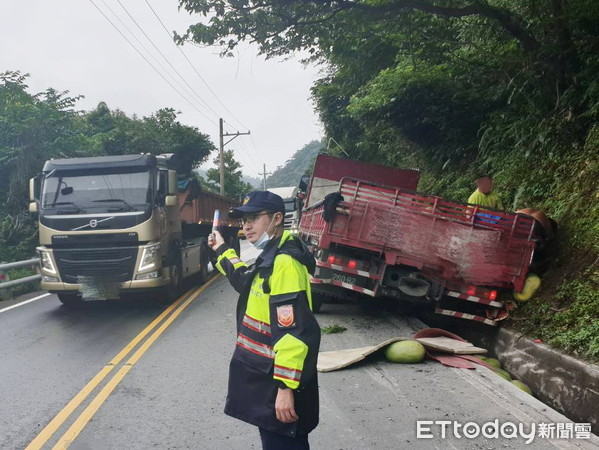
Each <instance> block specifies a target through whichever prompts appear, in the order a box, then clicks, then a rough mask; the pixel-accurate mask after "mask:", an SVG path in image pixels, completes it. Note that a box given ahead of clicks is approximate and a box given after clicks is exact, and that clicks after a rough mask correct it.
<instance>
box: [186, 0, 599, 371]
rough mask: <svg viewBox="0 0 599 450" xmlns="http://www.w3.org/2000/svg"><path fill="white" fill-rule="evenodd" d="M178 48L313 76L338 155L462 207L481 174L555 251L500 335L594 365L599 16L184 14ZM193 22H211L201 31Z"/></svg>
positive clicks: (228, 6)
mask: <svg viewBox="0 0 599 450" xmlns="http://www.w3.org/2000/svg"><path fill="white" fill-rule="evenodd" d="M180 4H181V5H182V6H183V7H184V8H185V9H186V10H188V11H189V12H190V13H191V14H197V15H198V16H197V17H198V23H197V24H195V25H192V26H191V27H190V28H189V30H187V32H185V30H181V35H180V36H179V40H180V42H184V41H187V40H189V41H193V42H195V43H198V44H208V45H219V46H220V48H221V51H222V53H223V54H224V55H231V54H233V53H234V51H235V47H236V45H237V43H238V42H239V41H241V40H250V41H254V42H256V43H257V44H258V45H259V46H260V48H261V51H262V54H264V55H265V56H267V57H280V56H287V55H290V54H293V53H296V52H299V51H302V52H304V53H303V54H306V52H307V54H308V55H310V56H309V57H308V58H307V59H308V62H311V63H315V64H320V65H321V67H322V77H321V78H320V79H319V80H318V81H317V82H316V83H315V85H314V87H313V90H312V92H313V99H314V101H315V104H316V108H317V110H318V112H319V114H320V117H321V120H322V122H323V125H324V128H325V133H326V136H325V141H327V140H328V138H331V137H332V138H334V140H335V141H336V142H338V143H339V145H340V147H341V148H343V150H344V151H343V152H342V151H341V150H340V147H337V146H336V147H335V148H336V150H333V151H334V152H337V153H338V155H339V156H343V153H346V154H347V155H348V156H349V157H350V158H352V159H357V160H362V161H370V162H377V163H380V164H385V165H390V166H396V167H397V166H399V167H409V168H411V167H418V168H420V169H421V170H422V182H421V185H420V189H421V190H423V191H426V192H430V193H434V194H439V195H443V196H445V197H447V198H450V199H453V200H461V201H466V199H467V198H468V195H469V194H470V193H471V192H472V191H473V190H474V186H473V180H474V179H475V178H476V177H478V176H480V175H481V174H484V173H490V174H492V175H493V176H494V178H495V184H496V187H497V191H498V193H499V195H500V197H501V198H502V200H503V203H504V204H505V205H506V206H507V207H508V209H511V210H516V209H519V208H523V207H534V208H540V209H543V210H545V211H546V212H547V214H548V215H549V216H551V217H552V218H554V219H555V220H556V221H557V222H558V224H559V242H560V249H559V251H558V252H557V254H556V255H555V261H554V264H553V266H552V268H551V269H550V270H549V271H548V272H547V273H545V274H544V276H543V285H542V288H541V290H540V292H539V294H538V295H537V297H536V298H535V299H534V300H532V301H530V302H528V303H525V304H521V305H520V307H519V309H518V311H517V312H516V314H515V316H516V318H517V319H522V320H515V321H511V322H508V323H507V325H508V326H515V327H517V328H519V329H521V330H524V331H525V332H527V333H528V334H530V335H531V336H535V337H541V338H543V339H545V340H547V341H549V342H550V343H551V344H553V345H555V346H557V347H561V348H564V349H566V350H567V351H569V352H571V353H573V354H575V355H578V356H582V357H586V358H589V359H594V358H597V357H598V356H599V354H598V347H599V342H598V339H599V333H598V332H597V331H598V330H599V314H598V311H599V297H598V296H597V292H598V291H599V289H598V287H599V286H598V284H597V283H598V281H597V271H598V270H599V265H598V264H599V262H598V257H599V185H598V184H599V183H598V181H597V180H599V126H598V124H599V122H598V118H599V78H598V77H597V73H599V57H597V55H599V26H598V24H599V3H597V2H596V1H595V0H573V1H566V0H460V1H451V2H449V1H446V0H414V1H409V2H406V1H404V0H364V1H326V2H325V1H312V2H302V1H299V0H292V1H286V2H262V1H252V0H250V1H245V2H238V1H220V0H181V1H180ZM200 14H207V15H208V16H209V17H213V19H211V20H208V21H201V22H200V21H199V17H200Z"/></svg>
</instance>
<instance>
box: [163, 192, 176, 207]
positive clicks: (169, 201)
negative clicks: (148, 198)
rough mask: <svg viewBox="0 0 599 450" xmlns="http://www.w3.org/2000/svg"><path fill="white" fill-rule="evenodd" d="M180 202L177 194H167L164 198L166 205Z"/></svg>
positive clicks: (174, 204)
mask: <svg viewBox="0 0 599 450" xmlns="http://www.w3.org/2000/svg"><path fill="white" fill-rule="evenodd" d="M178 203H179V202H178V201H177V196H176V195H167V196H166V197H165V198H164V204H165V205H166V206H177V204H178Z"/></svg>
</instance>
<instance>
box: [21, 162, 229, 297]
mask: <svg viewBox="0 0 599 450" xmlns="http://www.w3.org/2000/svg"><path fill="white" fill-rule="evenodd" d="M37 192H39V198H38V196H36V193H37ZM179 194H180V193H179V190H178V187H177V173H176V170H175V161H174V156H173V155H171V154H168V155H160V156H154V155H149V154H141V155H120V156H102V157H92V158H74V159H59V160H50V161H47V162H46V163H45V165H44V167H43V170H42V174H41V175H39V176H38V177H36V178H35V179H32V180H31V181H30V201H31V202H30V211H32V212H37V213H38V221H39V239H40V246H39V247H38V248H37V251H38V254H39V256H40V263H41V274H42V283H41V287H42V289H45V290H48V291H49V292H52V293H57V294H58V296H59V298H60V300H61V301H62V302H63V303H65V304H74V303H78V302H80V301H81V300H82V299H86V298H90V299H92V298H93V299H112V298H119V297H121V296H122V294H123V293H126V292H134V291H145V290H153V291H156V292H157V293H159V294H160V295H161V296H162V297H164V298H165V299H166V298H168V299H174V297H175V296H176V295H177V293H178V292H179V288H180V285H181V282H182V280H183V278H185V277H189V276H193V275H198V274H199V275H201V274H204V275H205V274H206V273H207V272H206V270H207V264H208V260H209V257H208V255H207V252H208V251H209V250H208V248H207V245H206V242H205V237H206V236H207V235H208V233H209V232H210V228H211V224H209V223H205V224H204V226H198V225H197V224H196V225H195V228H193V226H192V229H194V230H195V233H190V232H185V227H183V226H182V215H181V211H182V210H183V209H184V204H183V205H180V202H182V203H184V202H185V201H186V200H185V198H183V199H181V196H180V195H179ZM232 205H233V204H232ZM183 225H184V224H183ZM235 231H236V230H235ZM202 253H204V254H203V255H202Z"/></svg>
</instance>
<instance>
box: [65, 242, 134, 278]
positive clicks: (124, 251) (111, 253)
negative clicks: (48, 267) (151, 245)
mask: <svg viewBox="0 0 599 450" xmlns="http://www.w3.org/2000/svg"><path fill="white" fill-rule="evenodd" d="M54 258H55V259H56V264H57V266H58V270H59V272H60V276H61V277H62V281H64V282H65V283H81V282H82V280H86V279H104V280H114V281H115V282H123V281H127V280H130V279H131V277H132V276H133V270H134V268H135V261H136V259H137V247H112V248H86V249H64V248H61V249H58V248H56V249H54Z"/></svg>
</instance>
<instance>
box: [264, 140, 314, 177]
mask: <svg viewBox="0 0 599 450" xmlns="http://www.w3.org/2000/svg"><path fill="white" fill-rule="evenodd" d="M321 149H322V142H319V141H311V142H309V143H308V144H306V145H304V146H303V147H302V148H301V149H299V150H298V151H296V152H295V153H294V154H293V156H292V157H291V159H289V160H288V161H287V162H286V163H285V165H284V166H283V167H280V168H278V169H277V170H275V171H274V172H273V174H272V175H271V176H269V177H268V178H267V179H266V186H267V187H269V188H276V187H284V186H294V185H297V184H299V181H300V178H301V177H302V175H304V174H305V173H306V171H308V170H310V168H311V166H312V164H313V163H314V159H315V158H316V155H318V152H319V151H320V150H321Z"/></svg>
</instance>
